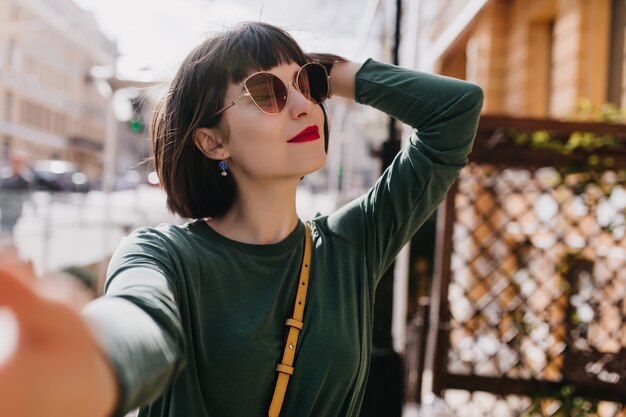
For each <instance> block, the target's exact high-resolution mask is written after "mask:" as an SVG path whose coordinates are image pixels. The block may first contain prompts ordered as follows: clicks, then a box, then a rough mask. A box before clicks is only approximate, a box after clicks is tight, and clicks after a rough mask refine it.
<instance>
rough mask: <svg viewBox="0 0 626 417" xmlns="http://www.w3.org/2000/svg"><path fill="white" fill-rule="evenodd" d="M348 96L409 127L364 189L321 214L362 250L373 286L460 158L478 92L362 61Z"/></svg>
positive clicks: (440, 194) (468, 143) (463, 159)
mask: <svg viewBox="0 0 626 417" xmlns="http://www.w3.org/2000/svg"><path fill="white" fill-rule="evenodd" d="M356 101H357V102H358V103H362V104H366V105H369V106H372V107H374V108H376V109H378V110H381V111H383V112H385V113H387V114H388V115H390V116H392V117H394V118H396V119H398V120H400V121H401V122H403V123H406V124H408V125H410V126H411V127H413V128H415V129H416V131H417V132H416V133H414V134H412V135H411V137H410V139H409V141H408V145H407V146H406V147H405V148H404V149H403V150H402V151H401V152H400V153H399V154H398V155H397V156H396V158H395V159H394V161H393V163H392V164H391V166H390V167H389V168H388V169H387V170H386V171H385V172H384V173H383V174H382V176H381V177H380V178H379V179H378V180H377V182H376V183H375V184H374V186H373V187H372V188H371V189H370V190H369V192H368V193H367V194H366V195H364V196H362V197H361V198H359V199H356V200H354V201H352V202H351V203H349V204H348V205H346V206H345V207H343V208H342V209H340V210H338V211H337V212H335V213H333V214H332V215H330V216H329V217H328V219H327V223H328V228H329V230H331V231H332V232H333V233H336V234H337V235H338V236H339V237H341V238H343V239H345V240H348V241H349V242H350V243H351V245H353V246H354V247H356V248H359V250H362V251H363V255H364V256H365V257H366V262H367V266H368V268H369V269H370V270H371V271H372V272H373V274H372V275H373V277H374V280H375V281H374V284H377V283H378V280H379V279H380V277H381V276H382V274H383V273H384V272H385V270H386V269H387V268H388V267H389V265H390V264H391V262H392V261H393V259H394V258H395V256H396V255H397V254H398V252H399V251H400V249H401V248H402V247H403V246H404V245H405V244H406V243H407V242H408V241H409V239H410V238H411V237H412V236H413V234H415V232H416V231H417V230H418V228H419V227H420V226H421V225H422V224H423V223H424V222H425V221H426V219H428V217H429V216H430V215H431V214H432V212H433V211H434V210H435V209H436V208H437V206H438V205H439V203H440V202H441V201H442V200H443V198H444V196H445V194H446V192H447V191H448V189H449V188H450V186H451V185H452V184H453V183H454V181H455V180H456V178H457V177H458V175H459V172H460V170H461V169H462V168H463V167H464V166H465V165H466V164H467V161H468V159H467V155H468V154H469V152H470V150H471V147H472V141H473V138H474V136H475V134H476V128H477V125H478V118H479V115H480V110H481V107H482V101H483V93H482V90H481V89H480V87H478V86H476V85H474V84H470V83H467V82H464V81H461V80H458V79H453V78H448V77H443V76H438V75H432V74H426V73H421V72H416V71H411V70H407V69H404V68H400V67H396V66H392V65H386V64H382V63H379V62H376V61H373V60H368V61H366V62H365V63H364V64H363V66H362V67H361V69H360V70H359V71H358V72H357V75H356Z"/></svg>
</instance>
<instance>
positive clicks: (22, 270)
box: [0, 254, 38, 315]
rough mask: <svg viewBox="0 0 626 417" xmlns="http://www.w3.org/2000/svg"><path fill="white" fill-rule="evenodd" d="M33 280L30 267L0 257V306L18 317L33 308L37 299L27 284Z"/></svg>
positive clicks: (2, 256)
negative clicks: (12, 311) (8, 309)
mask: <svg viewBox="0 0 626 417" xmlns="http://www.w3.org/2000/svg"><path fill="white" fill-rule="evenodd" d="M34 279H36V278H35V274H34V273H33V270H32V268H31V266H30V265H28V264H25V263H24V262H21V261H18V260H16V259H15V258H10V257H7V256H5V255H4V254H3V255H0V306H7V307H9V308H10V309H11V310H14V311H15V312H16V313H18V315H19V313H22V312H25V311H26V310H28V309H29V308H33V307H34V305H35V304H36V302H37V300H38V297H37V295H36V294H35V292H34V290H33V289H32V288H31V287H30V286H29V284H28V282H32V281H33V280H34Z"/></svg>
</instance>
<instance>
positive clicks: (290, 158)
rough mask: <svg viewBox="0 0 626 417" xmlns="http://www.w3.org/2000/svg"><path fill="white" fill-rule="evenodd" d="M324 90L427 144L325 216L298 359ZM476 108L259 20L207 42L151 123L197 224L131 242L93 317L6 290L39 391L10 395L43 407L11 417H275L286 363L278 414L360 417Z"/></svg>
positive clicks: (466, 99) (136, 236)
mask: <svg viewBox="0 0 626 417" xmlns="http://www.w3.org/2000/svg"><path fill="white" fill-rule="evenodd" d="M317 62H321V63H322V64H323V65H320V64H319V63H317ZM327 71H328V72H329V73H330V81H329V78H328V76H327ZM329 91H332V94H333V95H334V96H340V97H344V98H347V99H353V100H356V101H357V102H359V103H363V104H367V105H370V106H373V107H375V108H377V109H379V110H381V111H383V112H385V113H388V114H389V115H391V116H393V117H395V118H398V119H400V120H402V121H403V122H405V123H408V124H410V125H411V126H413V127H414V128H416V129H417V130H418V131H419V135H413V136H412V137H411V139H410V141H409V144H408V146H407V147H406V149H404V150H403V151H402V152H401V153H400V155H399V156H398V157H397V158H396V159H395V161H394V163H393V164H392V166H391V167H390V168H389V169H388V170H387V171H386V172H385V173H384V174H383V175H382V177H381V178H380V179H379V180H378V182H377V183H376V184H375V186H374V187H373V188H372V189H371V190H370V191H369V192H368V193H367V194H366V195H365V196H363V197H362V198H360V199H357V200H355V201H353V202H352V203H350V204H348V205H347V206H345V207H343V208H341V209H340V210H338V211H337V212H335V213H333V214H331V215H329V216H321V217H317V218H315V219H313V220H312V221H311V222H310V228H311V229H312V235H313V238H312V241H313V250H312V252H313V253H312V259H311V265H310V282H309V284H310V291H308V296H307V297H306V299H305V302H306V304H305V308H306V310H305V313H304V319H303V323H304V324H303V328H302V330H301V333H300V336H299V339H297V343H296V344H295V345H293V344H291V343H289V344H287V345H285V346H283V341H284V340H283V339H284V337H285V333H286V328H288V329H290V328H293V327H295V328H297V327H302V325H301V324H298V322H299V321H298V320H295V321H294V320H292V321H291V322H289V323H290V324H289V326H285V319H287V318H289V317H291V313H292V310H294V306H296V307H297V304H298V303H299V302H300V301H298V300H296V298H295V297H296V292H297V289H298V288H299V286H300V285H302V283H301V282H299V278H298V277H299V275H300V272H301V264H307V263H306V262H303V252H304V249H303V246H304V242H305V236H306V232H305V225H304V224H303V223H302V222H301V221H300V220H299V219H298V217H297V213H296V210H295V195H296V188H297V185H298V182H299V181H300V179H301V177H303V176H305V175H307V174H309V173H311V172H314V171H315V170H317V169H319V168H320V167H322V166H323V165H324V163H325V160H326V149H327V142H328V128H327V125H328V124H327V117H326V113H325V111H324V107H323V101H324V100H325V99H326V98H327V97H328V96H329V95H330V92H329ZM481 104H482V92H481V90H480V89H479V88H478V87H476V86H474V85H471V84H468V83H465V82H462V81H459V80H453V79H448V78H444V77H438V76H433V75H427V74H421V73H416V72H412V71H409V70H405V69H401V68H398V67H394V66H389V65H384V64H381V63H378V62H375V61H372V60H368V61H367V62H365V63H364V64H363V65H360V64H356V63H352V62H347V61H345V60H342V59H338V58H337V57H333V56H326V55H307V54H305V53H303V52H302V51H301V50H300V48H299V47H298V45H297V44H296V43H295V41H294V40H293V39H292V38H291V37H290V36H289V35H288V34H287V33H286V32H284V31H283V30H281V29H279V28H276V27H274V26H271V25H268V24H264V23H244V24H241V25H239V26H237V27H236V28H234V29H232V30H229V31H226V32H224V33H222V34H219V35H217V36H215V37H213V38H211V39H209V40H207V41H205V42H204V43H202V44H201V45H200V46H199V47H198V48H196V49H195V50H194V51H193V52H192V53H191V54H190V55H189V56H188V57H187V58H186V59H185V61H184V62H183V63H182V65H181V67H180V69H179V71H178V73H177V74H176V76H175V78H174V80H173V81H172V84H171V87H170V89H169V91H168V93H167V94H166V96H165V97H164V99H163V101H162V102H161V103H160V105H159V106H158V109H157V112H156V114H155V118H154V121H153V139H154V152H155V161H156V164H157V169H158V172H159V175H160V178H161V182H162V184H163V187H164V189H165V191H166V192H167V196H168V200H167V202H168V206H169V208H170V209H171V210H172V211H174V212H176V213H178V214H180V215H181V216H183V217H189V218H192V219H196V220H193V221H191V222H189V223H187V224H184V225H182V226H174V225H161V226H159V227H156V228H143V229H140V230H137V231H135V232H134V233H133V234H131V236H129V237H128V238H126V239H125V240H124V241H123V242H122V243H121V245H120V247H119V248H118V250H117V251H116V253H115V255H114V256H113V259H112V260H111V264H110V266H109V271H108V277H107V283H106V288H105V289H106V296H105V297H103V298H100V299H98V300H96V301H94V302H92V303H91V304H89V305H88V306H87V307H86V308H85V309H84V311H83V313H82V316H78V315H77V314H75V313H74V312H73V311H72V310H71V309H68V308H66V307H64V306H62V305H60V304H58V303H51V302H49V301H42V300H41V299H39V298H38V297H37V296H35V295H33V294H32V292H31V291H29V290H28V289H27V288H25V287H24V286H23V285H21V284H20V283H19V282H17V281H16V280H12V279H9V278H7V277H6V274H5V276H3V278H2V280H1V281H0V294H2V295H0V304H7V305H8V306H9V308H12V309H14V310H15V311H16V314H17V316H18V317H19V320H20V325H21V327H22V328H23V329H25V330H24V334H26V335H31V334H32V335H33V336H32V340H31V338H30V337H27V338H25V339H26V340H24V338H23V340H22V341H21V345H20V347H19V349H18V350H17V353H16V354H15V355H14V356H13V357H12V358H11V359H10V361H9V362H8V365H6V366H5V371H4V373H5V375H8V374H9V373H11V375H12V378H18V379H16V380H18V381H23V382H22V383H23V384H28V388H27V389H26V390H25V392H19V389H20V388H24V387H25V385H22V386H21V387H18V388H16V387H15V384H9V385H11V387H7V386H5V387H2V386H0V393H1V392H2V391H3V389H9V388H10V389H12V390H13V391H12V393H11V394H6V395H12V397H4V398H3V400H5V401H6V400H7V399H8V398H13V399H14V398H18V399H20V398H24V396H26V395H27V394H28V396H29V398H32V399H39V401H35V400H31V401H30V402H29V401H15V400H13V401H12V402H13V403H17V405H14V407H15V410H14V413H12V414H9V415H15V416H20V415H29V416H38V415H46V416H53V415H63V416H74V415H75V416H85V415H90V416H107V415H111V414H112V413H115V414H116V415H118V414H121V413H123V412H125V411H127V410H130V409H132V408H134V407H137V406H142V408H141V411H140V416H177V417H178V416H229V417H232V416H246V417H249V416H262V415H267V413H268V408H269V407H270V403H271V402H272V398H273V397H274V391H275V384H276V379H277V371H276V369H277V363H278V364H279V365H281V363H280V362H281V357H283V351H284V350H285V351H286V352H289V351H290V349H291V351H295V352H292V353H294V355H295V362H294V363H293V367H291V368H290V367H289V366H288V365H285V366H283V367H282V368H281V367H280V366H278V368H279V372H278V375H280V374H281V373H284V374H289V373H291V372H292V373H293V374H292V375H291V378H290V379H289V382H288V386H287V389H286V395H285V398H284V402H282V404H281V405H280V406H279V408H280V407H282V411H281V415H283V416H316V417H322V416H357V415H358V413H359V408H360V405H361V402H362V399H363V393H364V388H365V382H366V379H367V373H368V366H369V358H370V349H371V327H372V315H373V303H374V292H375V289H376V285H377V283H378V280H379V279H380V277H381V275H382V273H383V272H384V271H385V270H386V269H387V267H388V266H389V265H390V263H391V262H392V260H393V258H394V256H395V255H396V254H397V252H398V251H399V250H400V248H402V246H403V245H404V244H405V243H406V242H407V241H408V240H409V239H410V237H411V236H412V235H413V234H414V232H415V231H416V230H417V229H418V227H419V226H420V225H421V224H422V223H423V222H424V221H425V220H426V219H427V218H428V216H429V215H430V214H431V213H432V211H433V210H434V209H435V208H436V206H437V205H438V204H439V202H440V201H441V200H442V198H443V196H444V195H445V193H446V191H447V190H448V188H449V187H450V185H451V184H452V182H453V181H454V180H455V178H456V177H457V175H458V173H459V171H460V169H461V168H462V167H463V166H464V165H465V164H466V162H467V154H468V152H469V150H470V148H471V143H472V138H473V136H474V134H475V129H476V124H477V120H478V117H479V113H480V108H481ZM418 136H419V137H418ZM307 266H308V264H307ZM21 274H22V275H25V274H27V273H26V272H22V273H21ZM305 285H306V284H305ZM27 305H28V308H27V307H26V306H27ZM33 306H34V307H33ZM294 323H295V324H294ZM91 334H93V335H94V336H93V337H91V336H90V335H91ZM42 341H44V342H45V347H46V348H45V349H43V348H41V343H42ZM48 344H49V345H50V346H48ZM100 352H102V353H100ZM292 368H295V370H294V369H292ZM7 369H8V370H7ZM16 375H17V376H16ZM35 376H36V377H35ZM1 379H2V378H0V380H1ZM6 380H7V378H4V381H5V382H4V384H5V385H7V383H6ZM26 381H28V382H26ZM0 384H1V383H0ZM33 391H34V392H33ZM7 392H8V391H7ZM1 395H3V394H0V396H1ZM279 396H280V395H279ZM0 398H2V397H0ZM39 404H41V406H42V407H43V408H44V411H45V412H42V414H37V412H38V410H37V409H36V408H37V406H38V405H39ZM274 406H275V404H274ZM28 407H33V410H29V411H28V413H27V412H26V411H24V410H27V409H28ZM51 410H53V411H54V410H59V411H58V414H54V412H51ZM274 411H275V410H274ZM20 413H21V414H20Z"/></svg>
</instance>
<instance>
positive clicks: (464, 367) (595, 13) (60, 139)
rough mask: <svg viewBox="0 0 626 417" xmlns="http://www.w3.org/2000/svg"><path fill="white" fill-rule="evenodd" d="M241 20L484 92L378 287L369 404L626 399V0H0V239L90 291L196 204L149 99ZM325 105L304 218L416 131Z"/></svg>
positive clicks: (483, 406) (358, 190)
mask: <svg viewBox="0 0 626 417" xmlns="http://www.w3.org/2000/svg"><path fill="white" fill-rule="evenodd" d="M241 20H262V21H266V22H269V23H273V24H277V25H279V26H282V27H284V28H286V29H287V30H289V31H290V32H291V33H292V34H293V35H294V37H295V38H296V39H297V40H298V41H299V42H300V43H301V45H302V46H303V47H304V49H305V50H307V51H324V52H332V53H336V54H339V55H343V56H345V57H347V58H349V59H353V60H361V61H362V60H364V59H366V58H367V57H373V58H375V59H378V60H380V61H384V62H389V63H395V64H399V65H402V66H405V67H409V68H414V69H417V70H421V71H428V72H435V73H439V74H443V75H447V76H451V77H457V78H462V79H466V80H468V81H470V82H473V83H477V84H479V85H480V86H481V87H482V88H483V90H484V92H485V104H484V108H483V117H482V119H481V122H480V126H479V129H478V135H477V138H476V144H475V146H474V150H473V152H472V154H471V155H470V164H469V166H468V167H467V168H466V169H465V170H464V171H463V172H462V175H461V178H460V179H459V181H458V182H457V184H456V185H455V186H454V187H453V189H452V190H451V191H450V193H449V194H448V197H447V198H446V200H445V201H444V203H443V204H442V205H441V207H440V208H439V210H438V211H437V213H436V214H435V215H434V216H433V217H432V218H431V219H430V220H429V221H428V222H427V223H426V224H425V225H424V227H423V228H422V229H421V230H420V231H419V233H418V235H417V236H416V237H415V238H414V239H413V242H411V244H410V245H408V246H407V247H406V248H405V249H404V250H403V251H402V253H401V254H400V256H399V257H398V259H397V260H396V263H395V265H394V266H393V267H392V268H391V269H390V270H389V272H388V273H387V274H386V276H385V278H384V279H383V281H382V282H381V284H380V286H379V289H378V293H377V300H376V322H375V328H374V352H373V356H372V371H371V375H370V381H369V383H368V389H367V394H366V399H365V403H364V407H363V414H362V415H363V416H400V415H404V416H405V417H407V416H409V417H411V416H457V415H458V416H498V417H500V416H519V415H524V416H587V415H597V416H626V408H625V407H624V405H623V404H624V402H626V381H624V378H626V353H625V352H624V348H623V347H624V346H626V327H625V326H624V317H625V316H626V304H625V303H624V298H625V296H626V216H625V214H626V190H625V189H624V184H625V183H626V143H625V141H626V124H625V123H626V49H625V45H626V42H625V38H626V0H463V1H461V0H343V1H341V2H338V1H330V0H317V1H301V0H271V1H270V0H266V1H261V0H237V1H225V0H224V1H218V0H178V1H173V0H151V1H149V0H131V1H128V0H126V1H122V0H109V1H106V2H103V1H96V0H0V247H2V248H7V247H9V246H13V247H15V248H17V250H18V252H19V254H20V256H21V257H22V258H23V259H25V260H28V261H30V262H32V263H33V265H34V267H35V269H36V271H37V272H38V274H39V275H40V276H41V279H42V281H45V282H49V283H50V285H52V286H54V285H64V286H67V287H70V288H73V289H74V290H75V291H76V293H77V294H79V295H80V296H81V297H83V298H84V299H90V298H92V297H95V296H97V295H99V294H100V289H101V287H102V279H103V277H104V274H105V271H106V266H107V262H108V259H109V257H110V255H111V253H112V251H113V250H114V249H115V247H116V246H117V245H118V243H119V241H120V239H121V238H122V237H123V236H125V235H126V234H128V233H129V232H130V231H131V230H133V229H134V228H136V227H139V226H144V225H156V224H159V223H162V222H177V223H182V222H184V221H186V219H181V218H177V217H176V216H173V215H172V214H171V213H169V212H168V211H167V210H166V208H165V196H164V194H163V192H162V190H161V189H160V188H159V182H158V178H157V177H156V175H155V173H154V167H153V165H152V164H151V163H150V161H149V158H150V157H151V154H150V148H151V146H150V139H149V136H148V133H149V132H148V126H149V123H150V118H151V113H152V111H153V106H154V104H155V102H156V101H157V100H158V99H159V97H160V96H161V94H163V92H164V88H165V85H167V82H168V80H169V79H170V78H171V77H172V75H173V73H174V71H175V70H176V67H177V64H178V63H179V62H180V61H181V60H182V58H183V57H184V56H185V55H186V54H187V52H189V51H190V50H191V49H192V48H193V46H195V45H196V44H197V43H199V42H200V41H201V40H202V39H204V38H205V37H206V36H207V35H209V34H211V33H212V32H215V31H219V30H220V29H222V28H224V27H227V26H230V25H232V24H234V23H237V22H239V21H241ZM329 114H330V115H331V119H332V141H331V143H330V149H329V156H328V163H327V166H326V167H325V168H324V169H323V170H321V171H319V172H317V173H315V174H313V175H310V176H308V177H306V178H305V179H304V180H303V181H302V184H301V187H300V190H299V194H298V202H297V206H298V211H299V213H300V216H301V217H302V218H303V219H308V218H311V217H313V216H315V214H316V213H329V212H331V211H333V210H335V209H336V208H338V207H340V206H341V205H343V204H345V203H346V202H348V201H350V200H351V199H353V198H355V197H356V196H358V195H361V194H362V193H363V192H365V191H366V190H367V189H368V188H369V187H370V186H371V185H372V184H373V182H374V181H375V180H376V178H377V177H378V176H379V175H380V173H381V171H382V170H383V169H384V168H385V167H386V166H387V165H388V164H389V163H390V161H391V160H392V159H393V157H394V155H395V154H396V153H397V151H398V150H399V149H400V147H401V146H402V143H403V142H404V141H405V140H406V138H407V137H408V135H409V134H410V129H408V128H407V127H406V126H403V125H401V124H400V123H397V122H396V121H394V120H389V119H388V118H387V117H386V116H384V115H382V114H380V113H377V112H375V111H371V110H370V109H367V108H365V107H362V106H359V105H356V104H354V103H347V102H342V101H340V100H331V102H330V103H329Z"/></svg>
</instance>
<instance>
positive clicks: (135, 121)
mask: <svg viewBox="0 0 626 417" xmlns="http://www.w3.org/2000/svg"><path fill="white" fill-rule="evenodd" d="M144 128H145V124H144V122H143V120H141V117H139V115H133V118H132V119H130V120H129V121H128V130H130V131H131V132H133V133H141V132H143V129H144Z"/></svg>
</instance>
